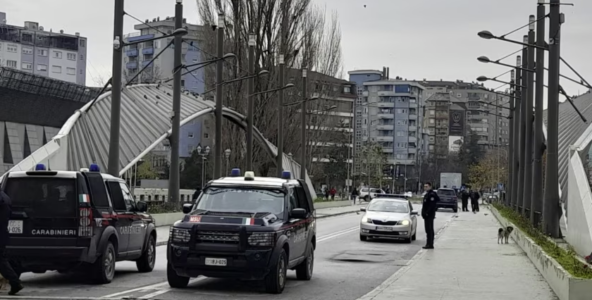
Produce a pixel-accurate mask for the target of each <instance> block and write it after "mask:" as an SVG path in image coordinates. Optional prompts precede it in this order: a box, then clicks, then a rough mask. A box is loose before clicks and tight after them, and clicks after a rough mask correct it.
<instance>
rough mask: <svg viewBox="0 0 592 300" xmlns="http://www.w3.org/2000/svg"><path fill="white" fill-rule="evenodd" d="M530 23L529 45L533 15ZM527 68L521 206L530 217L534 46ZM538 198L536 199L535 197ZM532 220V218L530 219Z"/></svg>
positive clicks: (527, 40) (527, 37) (528, 49)
mask: <svg viewBox="0 0 592 300" xmlns="http://www.w3.org/2000/svg"><path fill="white" fill-rule="evenodd" d="M529 21H530V23H529V24H530V25H529V30H528V36H525V41H526V42H527V43H528V44H529V45H534V43H535V40H534V39H535V36H534V27H535V18H534V15H531V16H530V17H529ZM526 53H527V59H526V63H527V67H526V68H527V69H528V70H529V71H526V72H525V73H526V80H527V82H526V86H527V89H526V104H525V113H524V120H525V121H526V122H525V124H524V125H525V133H526V135H525V137H526V138H525V146H524V162H525V163H526V164H525V168H524V194H523V195H522V198H523V206H524V216H525V217H527V218H530V217H531V216H532V214H533V212H532V210H531V205H532V200H533V199H532V148H533V147H532V144H533V143H534V141H533V136H534V135H533V128H532V123H533V121H534V120H533V118H534V115H533V113H532V110H533V103H532V102H533V100H534V73H533V72H532V71H531V70H534V53H535V48H534V47H527V48H526ZM537 200H538V199H537ZM530 220H531V221H532V218H531V219H530Z"/></svg>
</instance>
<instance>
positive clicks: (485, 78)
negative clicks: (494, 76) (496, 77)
mask: <svg viewBox="0 0 592 300" xmlns="http://www.w3.org/2000/svg"><path fill="white" fill-rule="evenodd" d="M487 80H489V78H487V77H485V76H479V77H477V81H480V82H483V81H487Z"/></svg>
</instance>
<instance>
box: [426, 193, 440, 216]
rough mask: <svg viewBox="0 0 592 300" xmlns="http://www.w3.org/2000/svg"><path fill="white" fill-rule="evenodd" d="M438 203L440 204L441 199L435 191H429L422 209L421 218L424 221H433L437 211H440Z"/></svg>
mask: <svg viewBox="0 0 592 300" xmlns="http://www.w3.org/2000/svg"><path fill="white" fill-rule="evenodd" d="M438 202H440V197H438V194H437V193H436V191H434V190H429V191H428V192H427V193H426V194H425V195H424V196H423V203H422V205H423V206H422V208H421V217H422V218H424V219H428V218H430V219H433V218H435V217H436V211H437V210H438Z"/></svg>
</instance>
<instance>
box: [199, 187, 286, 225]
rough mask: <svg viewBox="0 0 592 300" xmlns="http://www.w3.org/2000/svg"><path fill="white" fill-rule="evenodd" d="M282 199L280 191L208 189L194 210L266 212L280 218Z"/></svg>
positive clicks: (283, 197)
mask: <svg viewBox="0 0 592 300" xmlns="http://www.w3.org/2000/svg"><path fill="white" fill-rule="evenodd" d="M284 199H285V194H284V193H283V192H282V191H280V190H268V189H257V188H243V189H241V188H214V187H210V188H208V189H206V190H205V191H203V192H202V193H201V195H200V196H199V198H198V199H197V203H196V205H195V206H194V208H195V209H202V210H208V211H217V212H246V213H263V212H268V213H272V214H275V215H276V216H277V217H278V218H281V217H282V214H283V212H284Z"/></svg>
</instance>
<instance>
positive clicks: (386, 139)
mask: <svg viewBox="0 0 592 300" xmlns="http://www.w3.org/2000/svg"><path fill="white" fill-rule="evenodd" d="M376 141H377V142H392V141H393V137H392V136H385V135H382V136H377V137H376Z"/></svg>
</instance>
